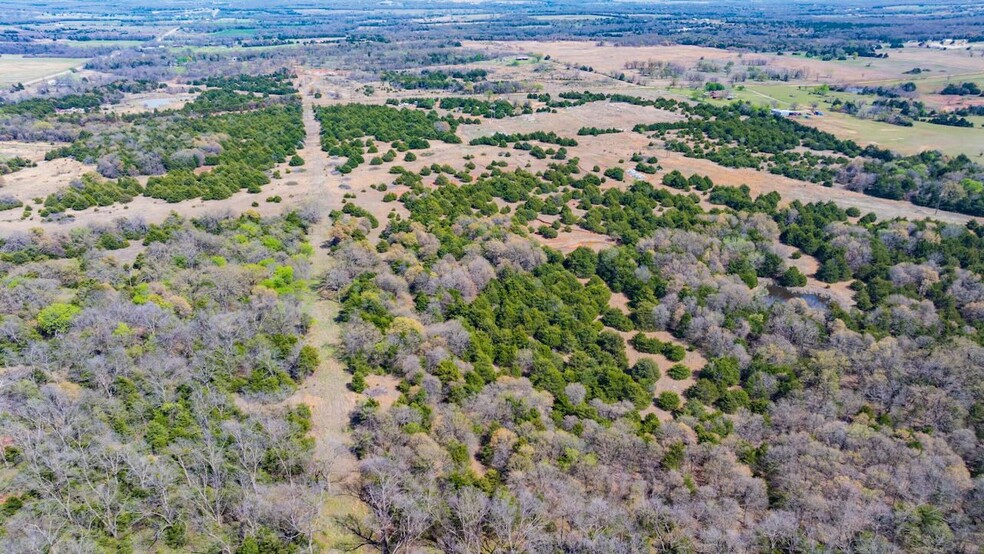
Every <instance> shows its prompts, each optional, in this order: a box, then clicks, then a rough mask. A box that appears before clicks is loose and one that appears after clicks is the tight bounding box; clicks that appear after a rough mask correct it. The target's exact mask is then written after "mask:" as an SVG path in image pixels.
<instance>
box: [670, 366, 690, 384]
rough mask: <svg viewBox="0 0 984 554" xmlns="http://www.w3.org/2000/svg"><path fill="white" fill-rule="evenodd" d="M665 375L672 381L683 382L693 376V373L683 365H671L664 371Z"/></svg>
mask: <svg viewBox="0 0 984 554" xmlns="http://www.w3.org/2000/svg"><path fill="white" fill-rule="evenodd" d="M666 374H667V375H668V376H669V377H670V379H673V380H674V381H683V380H684V379H688V378H689V377H690V376H691V375H693V372H692V371H690V368H689V367H687V366H685V365H683V364H673V366H672V367H670V369H668V370H666Z"/></svg>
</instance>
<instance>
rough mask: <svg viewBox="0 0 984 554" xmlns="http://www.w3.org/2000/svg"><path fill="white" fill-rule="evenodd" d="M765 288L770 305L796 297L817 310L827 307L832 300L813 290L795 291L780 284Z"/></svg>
mask: <svg viewBox="0 0 984 554" xmlns="http://www.w3.org/2000/svg"><path fill="white" fill-rule="evenodd" d="M765 290H766V292H767V293H768V296H767V297H766V302H767V303H768V304H770V305H771V304H773V303H775V302H785V301H787V300H792V299H794V298H799V299H801V300H803V301H805V302H806V305H807V306H809V307H811V308H813V309H815V310H820V309H823V308H826V307H827V306H828V305H829V304H830V300H828V299H827V298H824V297H823V296H820V295H818V294H814V293H812V292H794V291H792V290H789V289H787V288H786V287H783V286H780V285H766V286H765Z"/></svg>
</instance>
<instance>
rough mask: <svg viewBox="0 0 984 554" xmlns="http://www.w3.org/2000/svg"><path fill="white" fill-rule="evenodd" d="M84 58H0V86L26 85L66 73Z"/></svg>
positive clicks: (8, 55) (11, 56)
mask: <svg viewBox="0 0 984 554" xmlns="http://www.w3.org/2000/svg"><path fill="white" fill-rule="evenodd" d="M85 62H86V58H28V57H24V56H21V55H19V54H5V55H3V56H0V86H9V85H13V84H16V83H26V82H29V81H34V80H37V79H43V78H45V77H48V76H51V75H55V74H58V73H61V72H63V71H68V70H69V69H72V68H75V67H78V66H80V65H82V64H84V63H85Z"/></svg>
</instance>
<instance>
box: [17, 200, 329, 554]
mask: <svg viewBox="0 0 984 554" xmlns="http://www.w3.org/2000/svg"><path fill="white" fill-rule="evenodd" d="M311 221H312V220H311V219H305V218H304V217H302V216H299V215H297V214H291V215H288V216H286V217H282V218H274V219H266V220H262V219H260V218H259V217H257V216H255V215H250V214H246V215H243V216H241V217H238V218H221V217H206V218H202V219H200V220H195V221H188V220H185V219H182V218H179V217H177V216H172V217H171V218H169V219H168V220H167V221H165V222H163V223H162V224H159V225H148V224H146V223H143V222H142V221H140V220H118V221H116V222H114V223H113V224H110V225H106V226H103V227H99V228H90V229H84V230H80V232H73V233H72V234H71V235H46V234H32V235H26V234H25V235H8V236H6V237H4V239H3V240H2V244H3V246H2V252H0V258H2V261H0V272H2V279H3V282H4V286H3V292H2V294H0V296H2V298H0V305H2V308H0V310H2V314H3V316H2V318H3V319H2V326H3V329H4V332H3V338H2V340H0V360H2V363H3V366H4V368H5V369H4V370H3V372H2V373H0V383H2V387H0V390H2V394H0V412H2V414H3V415H2V416H0V417H2V419H0V421H2V427H3V429H4V432H3V434H4V441H5V442H4V447H3V456H2V466H0V471H2V472H3V474H4V481H5V483H6V485H5V487H4V489H5V490H4V491H3V492H2V493H0V496H2V497H3V503H2V506H3V508H2V510H0V525H2V531H0V550H3V551H4V552H130V551H148V550H151V549H160V548H163V549H165V551H169V552H171V551H173V552H178V551H189V550H201V551H214V552H233V551H235V552H243V553H246V552H295V551H297V550H298V548H299V547H302V546H306V545H307V544H308V543H309V541H310V540H311V537H312V535H313V532H314V530H313V528H312V522H313V517H314V514H315V509H316V508H315V507H316V502H317V500H316V499H317V497H318V495H319V494H320V492H319V486H320V485H318V484H317V475H318V474H319V472H320V471H322V469H319V468H318V467H317V466H315V465H313V463H312V461H311V457H310V451H311V447H312V439H311V438H309V437H308V436H307V431H308V429H309V428H310V421H309V418H310V412H309V411H308V410H307V408H306V407H304V406H298V407H290V406H287V405H285V404H284V403H283V402H282V400H283V398H284V397H285V396H286V395H287V394H289V392H290V391H291V390H293V389H294V388H295V387H296V384H297V383H298V382H299V380H301V379H303V378H304V377H305V376H306V375H307V374H309V373H310V372H311V371H312V370H313V368H314V367H315V366H316V365H317V363H318V352H317V351H316V350H315V349H313V348H311V347H310V346H305V345H304V343H303V341H302V335H303V334H304V333H305V330H306V328H307V326H308V325H309V319H308V317H307V316H306V315H305V314H304V312H303V310H302V309H301V307H300V301H299V298H298V296H299V295H300V294H302V293H303V292H304V291H305V290H306V286H305V284H304V283H305V282H306V280H307V279H310V278H311V276H310V275H309V274H308V273H307V269H306V268H307V262H306V258H307V256H309V255H310V252H311V246H310V245H309V244H308V243H307V242H306V238H305V229H306V227H307V225H308V224H309V223H310V222H311ZM132 242H137V243H140V242H142V243H143V244H144V245H146V249H145V250H144V251H143V252H142V253H141V254H140V255H139V256H138V257H137V259H136V260H135V261H134V262H133V263H126V264H123V263H120V262H118V261H116V258H115V257H114V256H113V252H112V251H114V250H116V249H119V248H123V247H125V246H127V244H128V243H132ZM11 476H12V479H9V477H11ZM155 545H156V546H155Z"/></svg>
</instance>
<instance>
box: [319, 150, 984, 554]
mask: <svg viewBox="0 0 984 554" xmlns="http://www.w3.org/2000/svg"><path fill="white" fill-rule="evenodd" d="M403 182H404V183H407V182H411V183H414V182H415V183H416V184H413V185H411V186H410V189H409V191H408V192H406V193H404V194H403V195H402V196H401V198H400V201H401V202H402V203H403V204H404V205H405V206H406V207H407V209H408V210H409V212H410V217H409V218H408V219H402V218H399V217H396V218H391V220H390V222H389V223H388V225H387V227H386V230H385V231H384V232H383V234H382V238H381V241H380V242H379V243H377V244H376V245H373V244H371V243H368V242H367V241H366V240H365V238H364V236H365V235H364V234H363V232H362V231H358V230H356V231H354V232H353V233H351V234H350V235H349V236H350V237H351V238H350V239H349V240H343V241H340V242H338V243H337V244H336V245H335V246H334V251H333V259H334V263H335V267H334V268H333V269H331V270H329V272H328V274H327V275H325V277H324V279H323V281H322V286H323V287H324V288H325V289H326V290H328V291H329V292H331V293H333V294H337V295H338V299H339V301H340V302H341V303H342V306H343V308H342V315H341V320H342V321H343V322H344V325H345V327H344V334H343V338H342V341H343V348H344V351H343V355H344V357H345V360H346V362H347V364H348V365H349V367H350V370H351V371H352V372H353V379H352V387H353V389H354V390H356V391H362V390H363V389H364V387H365V379H366V376H368V375H369V374H371V373H374V372H382V373H387V374H394V375H396V376H398V377H399V378H401V384H400V386H399V390H400V391H401V393H402V395H401V397H400V399H399V400H398V401H397V402H396V404H395V405H394V406H393V407H391V408H388V409H385V410H384V409H381V407H380V406H379V404H378V403H376V402H375V401H373V400H369V401H367V402H366V403H365V404H364V405H363V407H362V408H360V410H359V411H358V413H357V414H356V416H355V422H356V423H355V424H356V437H357V443H356V451H357V453H358V454H359V455H360V456H361V457H362V458H363V460H364V462H363V466H362V479H361V483H360V485H359V488H358V490H357V492H358V494H359V497H360V498H361V499H362V500H363V501H364V502H365V503H366V504H367V506H368V508H369V513H368V514H367V515H366V516H365V517H364V518H352V519H349V520H346V521H345V523H346V526H347V528H348V529H349V530H350V531H352V532H353V533H354V534H355V535H356V536H357V537H359V539H360V542H361V543H363V544H367V545H372V546H375V547H376V548H379V549H380V550H382V551H390V552H392V551H397V550H399V549H406V548H410V547H412V546H421V545H430V546H433V547H436V548H438V549H440V550H443V551H448V552H474V551H478V550H479V549H485V548H487V549H489V550H492V551H496V550H503V551H554V550H559V551H575V552H582V551H583V552H648V551H651V550H655V551H660V552H689V551H749V550H750V551H756V552H777V551H796V552H798V551H815V550H826V549H832V550H856V551H884V552H893V551H906V552H937V551H964V552H973V551H976V548H977V546H976V545H977V544H978V543H979V541H980V537H981V535H980V533H981V529H980V524H981V516H982V514H981V513H980V511H979V506H981V502H982V500H984V496H982V495H984V478H982V477H981V473H982V471H984V465H982V462H984V457H982V455H981V453H982V450H981V442H980V441H981V439H982V438H984V427H982V423H984V419H982V414H984V388H982V381H981V377H982V376H981V374H980V371H979V367H980V364H981V361H982V360H984V348H982V347H981V339H982V336H984V335H982V334H981V330H982V329H984V318H980V317H978V314H977V311H978V309H977V307H976V304H978V303H979V302H980V300H981V299H982V298H984V296H981V294H982V293H984V287H982V285H981V271H982V269H984V266H982V265H981V258H980V252H981V251H982V250H981V247H982V246H984V239H982V238H981V235H984V232H981V231H984V230H982V229H980V228H978V227H976V226H971V227H968V228H960V227H952V226H943V225H938V224H933V223H928V222H920V223H910V222H906V221H901V220H899V221H887V222H877V221H875V219H874V218H873V217H864V218H861V221H860V223H858V224H854V223H851V216H849V215H848V214H847V213H846V212H845V211H843V210H841V209H840V208H837V207H836V206H835V205H833V204H818V205H802V204H799V203H794V204H792V205H791V206H790V207H788V208H783V209H779V208H778V207H777V204H778V197H777V196H775V195H774V194H773V195H771V196H770V197H767V198H759V199H749V203H748V205H746V206H742V207H741V209H739V210H733V209H731V208H727V209H724V210H716V211H715V212H714V213H706V212H705V211H704V210H702V209H701V208H700V207H698V206H697V204H696V203H695V200H694V198H693V197H691V196H684V195H674V194H671V193H667V192H665V191H664V190H656V189H654V188H653V187H652V186H651V185H646V184H644V183H636V184H634V185H632V186H630V187H629V188H628V189H627V190H625V191H624V192H620V191H618V190H617V189H610V190H607V191H605V192H604V193H601V192H600V190H599V189H598V184H599V183H600V179H599V177H598V176H597V175H594V174H593V173H591V172H588V173H584V172H582V171H581V170H580V169H579V168H578V166H577V163H576V161H574V160H571V161H569V162H567V163H565V164H563V165H555V166H552V169H551V170H550V171H549V172H545V173H543V174H542V175H541V174H536V175H534V174H529V173H524V172H523V171H515V172H503V171H501V170H500V169H499V168H498V167H497V166H490V167H489V168H487V169H486V170H485V171H484V172H483V174H482V175H480V176H479V177H478V179H477V180H475V181H474V182H473V183H470V184H468V183H462V184H461V185H460V186H456V185H454V184H446V185H441V184H437V185H436V188H435V187H431V186H429V185H427V184H424V183H426V182H429V178H427V177H426V176H419V179H403ZM712 190H718V188H717V187H716V188H715V189H712ZM729 190H730V189H727V188H721V189H720V191H719V192H720V194H719V195H718V198H719V199H720V201H721V202H722V203H725V204H727V203H736V205H737V199H738V198H740V197H741V196H742V195H743V194H744V196H747V191H744V192H743V191H741V190H737V189H735V191H734V192H733V193H732V192H729ZM729 196H730V197H731V198H733V199H732V200H729ZM558 198H559V199H560V200H561V201H560V202H559V203H557V202H554V199H558ZM494 199H499V200H502V201H506V202H508V205H509V206H513V207H514V209H513V210H511V212H512V214H511V215H503V214H502V213H501V212H505V210H503V209H500V208H498V207H497V205H496V204H495V203H494V202H493V200H494ZM571 202H573V203H574V204H576V205H577V206H578V209H579V211H582V212H583V215H581V216H580V217H576V216H575V217H574V218H573V221H572V223H573V224H577V225H581V226H583V227H586V228H590V229H592V230H595V231H596V232H601V233H607V234H611V235H613V236H615V237H617V238H618V239H619V242H620V244H621V246H619V247H617V248H612V249H607V250H602V251H601V252H599V253H595V252H593V251H591V250H588V249H586V248H579V249H577V250H575V251H574V252H572V253H571V254H569V255H568V256H564V255H562V254H560V253H558V252H556V251H553V250H550V249H549V248H543V247H541V246H538V245H537V244H536V242H535V241H533V240H531V238H530V236H529V228H528V225H529V222H531V221H533V220H534V219H536V218H537V217H538V216H539V215H540V214H551V213H557V211H558V208H557V206H558V205H567V204H569V203H571ZM855 217H856V216H855ZM349 229H351V227H349ZM780 244H788V245H792V246H795V247H797V248H798V249H800V250H801V251H802V252H803V253H807V254H810V255H815V256H817V257H818V258H819V259H820V260H822V262H823V268H822V269H821V272H820V273H819V274H818V276H819V277H821V278H824V279H827V280H829V281H831V282H834V281H842V280H845V279H850V278H853V279H856V281H855V285H854V286H853V288H854V290H855V294H854V297H855V302H856V304H855V305H854V306H841V305H839V304H837V303H836V302H830V303H828V304H826V305H825V306H824V307H821V308H811V307H809V306H808V305H807V304H806V303H803V302H802V301H792V302H784V303H775V302H772V301H770V300H769V297H768V296H767V295H765V294H764V287H762V286H761V285H762V281H761V280H763V279H765V280H776V281H778V282H786V283H789V284H790V285H793V286H796V285H799V284H803V282H804V281H805V278H804V277H803V276H802V274H800V273H799V272H798V271H797V270H795V269H793V268H792V266H790V265H789V263H788V261H786V260H785V259H784V256H782V255H780V254H779V253H778V252H779V250H778V245H780ZM978 289H979V290H978ZM972 291H977V292H972ZM613 292H614V293H621V294H625V295H626V296H627V297H628V298H629V310H628V311H627V312H623V311H621V310H619V309H617V308H616V309H612V308H610V307H609V306H610V299H611V296H612V293H613ZM655 331H668V332H669V333H670V336H671V337H672V340H670V341H667V340H665V339H659V338H656V337H653V336H651V335H652V333H654V332H655ZM620 332H626V335H623V334H620ZM677 341H679V342H677ZM629 348H632V349H634V350H635V351H636V352H640V353H644V354H651V355H649V356H647V355H643V356H642V357H641V359H639V360H638V361H636V362H635V363H632V364H630V363H629V362H628V356H627V350H628V349H629ZM688 348H689V349H693V348H696V349H697V350H699V351H700V352H701V353H703V354H704V356H705V357H706V358H707V363H706V364H705V365H704V366H703V367H698V368H696V370H693V369H689V368H687V367H686V366H684V365H680V364H676V365H671V364H673V363H674V362H678V361H679V360H682V359H683V356H684V355H685V353H686V350H687V349H688ZM664 359H665V360H666V361H665V362H664V363H666V364H667V365H668V366H671V367H670V369H669V370H667V374H668V375H667V377H668V378H670V379H674V380H676V379H685V380H689V382H690V383H691V384H690V385H689V386H688V387H687V388H686V390H685V392H684V394H683V395H677V394H676V393H673V392H663V393H661V394H659V395H658V396H656V397H654V395H653V392H652V391H653V385H654V383H656V382H657V381H659V379H660V378H661V371H660V365H659V363H658V362H659V361H660V360H664ZM654 404H655V406H657V407H659V408H660V409H661V410H663V412H664V413H667V414H668V415H672V418H671V419H665V418H659V417H657V415H656V414H655V413H653V408H652V407H653V405H654Z"/></svg>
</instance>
